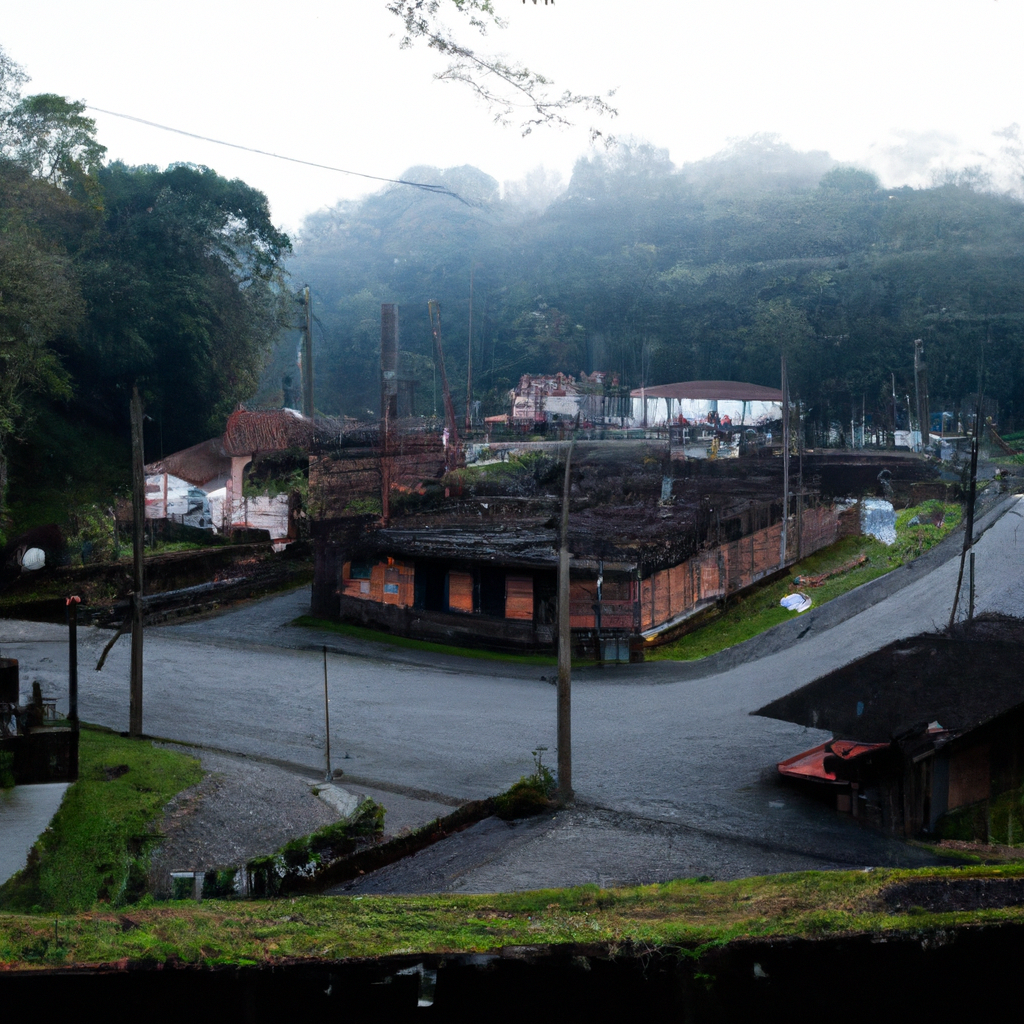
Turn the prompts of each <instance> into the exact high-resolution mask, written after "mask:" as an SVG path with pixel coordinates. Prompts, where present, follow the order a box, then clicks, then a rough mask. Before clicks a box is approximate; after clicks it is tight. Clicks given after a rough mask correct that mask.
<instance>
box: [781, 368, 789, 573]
mask: <svg viewBox="0 0 1024 1024" xmlns="http://www.w3.org/2000/svg"><path fill="white" fill-rule="evenodd" d="M788 526H789V380H788V378H787V377H786V356H785V353H783V356H782V538H781V540H780V541H779V568H781V567H782V566H784V565H785V564H786V541H787V539H788V538H787V536H786V530H787V527H788Z"/></svg>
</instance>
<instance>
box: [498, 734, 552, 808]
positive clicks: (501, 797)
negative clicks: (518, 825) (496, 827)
mask: <svg viewBox="0 0 1024 1024" xmlns="http://www.w3.org/2000/svg"><path fill="white" fill-rule="evenodd" d="M543 755H544V750H543V748H541V749H538V750H534V751H533V765H534V769H533V771H532V772H531V773H530V774H529V775H524V776H522V778H520V779H519V781H518V782H514V783H513V784H512V785H511V786H509V788H508V789H507V790H506V791H505V792H504V793H499V794H498V796H496V797H495V798H494V806H495V813H496V814H497V815H498V817H499V818H504V819H505V820H507V821H510V820H512V819H514V818H528V817H530V816H531V815H534V814H542V813H543V812H544V811H547V810H550V809H551V808H553V807H554V806H555V791H556V789H557V786H558V784H557V782H556V780H555V777H554V776H553V775H552V774H551V769H549V768H548V766H547V765H546V764H544V763H543V762H542V758H543Z"/></svg>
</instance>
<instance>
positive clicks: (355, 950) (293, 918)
mask: <svg viewBox="0 0 1024 1024" xmlns="http://www.w3.org/2000/svg"><path fill="white" fill-rule="evenodd" d="M1022 876H1024V865H1021V864H1019V863H1018V864H1011V865H1002V866H999V867H984V866H979V867H968V868H927V869H917V870H905V869H877V870H874V871H869V872H864V871H842V872H839V871H837V872H816V871H808V872H801V873H798V874H791V875H772V876H767V877H757V878H745V879H741V880H739V881H732V882H716V881H707V880H695V879H684V880H679V881H674V882H667V883H664V884H661V885H648V886H638V887H632V888H623V889H599V888H598V887H597V886H584V887H581V888H576V889H548V890H540V891H536V892H528V893H514V894H505V895H487V896H456V895H452V894H450V893H446V894H443V895H438V896H400V897H363V898H360V897H356V898H352V897H299V898H295V899H290V900H277V901H274V900H258V901H251V902H250V901H226V900H204V902H203V903H201V904H196V903H192V902H187V901H177V902H169V903H160V904H155V903H148V904H147V903H143V904H140V905H136V906H134V907H131V908H129V909H128V910H127V911H122V912H116V911H114V910H112V909H111V908H109V907H106V906H99V907H95V908H94V909H93V910H92V911H90V912H88V913H81V914H76V915H68V916H64V917H58V918H56V919H55V918H54V916H53V915H52V914H50V915H40V914H35V915H26V914H21V915H18V914H0V964H3V965H4V966H6V967H18V968H26V967H28V968H31V967H33V966H39V967H52V966H55V965H71V964H83V963H85V964H98V963H114V962H117V961H122V962H124V961H127V962H129V963H130V962H132V961H136V962H138V961H149V962H152V961H154V960H155V961H158V962H159V961H165V960H167V959H169V958H172V957H173V958H176V959H178V960H180V961H184V962H186V963H191V964H197V965H207V966H215V965H219V964H229V963H233V964H269V963H274V962H275V961H283V960H286V959H288V958H292V957H296V958H328V959H332V960H336V959H341V958H344V957H379V956H386V955H390V954H397V953H410V952H414V953H454V952H486V951H489V950H497V949H500V948H501V947H503V946H510V945H543V944H552V945H559V944H564V943H586V944H588V945H592V944H600V945H602V946H603V947H604V948H605V949H606V950H607V951H608V952H609V953H612V954H614V953H615V952H616V951H629V949H630V948H631V947H632V948H637V947H639V948H648V949H649V948H651V947H665V946H682V947H688V948H691V949H695V950H698V951H699V950H700V949H701V948H707V947H708V946H719V945H724V944H726V943H728V942H730V941H732V940H737V939H748V938H767V939H776V938H789V937H803V938H823V937H829V936H836V935H845V934H851V933H858V932H859V933H868V934H872V935H875V936H878V937H884V936H886V935H895V934H899V933H915V934H920V933H921V932H923V931H927V930H930V929H940V928H949V927H952V926H961V925H965V924H968V923H993V922H997V921H1000V922H1001V921H1018V922H1019V921H1021V920H1024V907H1020V906H1014V907H1006V908H1003V909H998V910H984V911H972V912H962V913H931V912H927V911H924V910H922V909H920V908H913V909H912V911H911V912H910V913H908V914H903V913H898V912H893V911H890V910H889V909H888V907H887V906H886V904H885V903H884V901H883V899H882V895H883V891H884V890H885V889H886V887H888V886H890V885H893V884H896V883H899V882H904V881H908V880H911V879H922V878H926V879H935V880H942V879H948V878H952V877H956V878H964V877H971V878H979V877H980V878H1008V877H1017V878H1019V877H1022Z"/></svg>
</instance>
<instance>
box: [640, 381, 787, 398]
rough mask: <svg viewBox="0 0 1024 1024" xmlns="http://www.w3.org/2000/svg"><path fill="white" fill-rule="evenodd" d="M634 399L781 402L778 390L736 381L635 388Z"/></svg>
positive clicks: (689, 382) (688, 382)
mask: <svg viewBox="0 0 1024 1024" xmlns="http://www.w3.org/2000/svg"><path fill="white" fill-rule="evenodd" d="M630 394H631V395H632V396H633V397H634V398H640V397H641V396H646V397H647V398H697V399H706V400H711V401H723V402H726V401H731V402H781V401H782V392H781V391H779V389H778V388H766V387H765V386H764V385H763V384H745V383H744V382H743V381H738V380H684V381H682V382H681V383H679V384H656V385H655V386H654V387H651V388H636V389H634V390H633V391H631V392H630Z"/></svg>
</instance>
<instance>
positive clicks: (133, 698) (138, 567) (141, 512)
mask: <svg viewBox="0 0 1024 1024" xmlns="http://www.w3.org/2000/svg"><path fill="white" fill-rule="evenodd" d="M131 422H132V520H133V523H132V563H133V568H134V576H133V581H132V599H131V606H132V667H131V683H130V686H129V698H128V735H129V736H131V737H133V738H134V739H138V738H139V737H140V736H141V735H142V590H143V578H142V549H143V544H144V543H145V532H144V531H145V528H146V474H145V470H144V469H143V457H142V400H141V399H140V398H139V389H138V386H134V387H133V388H132V406H131Z"/></svg>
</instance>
